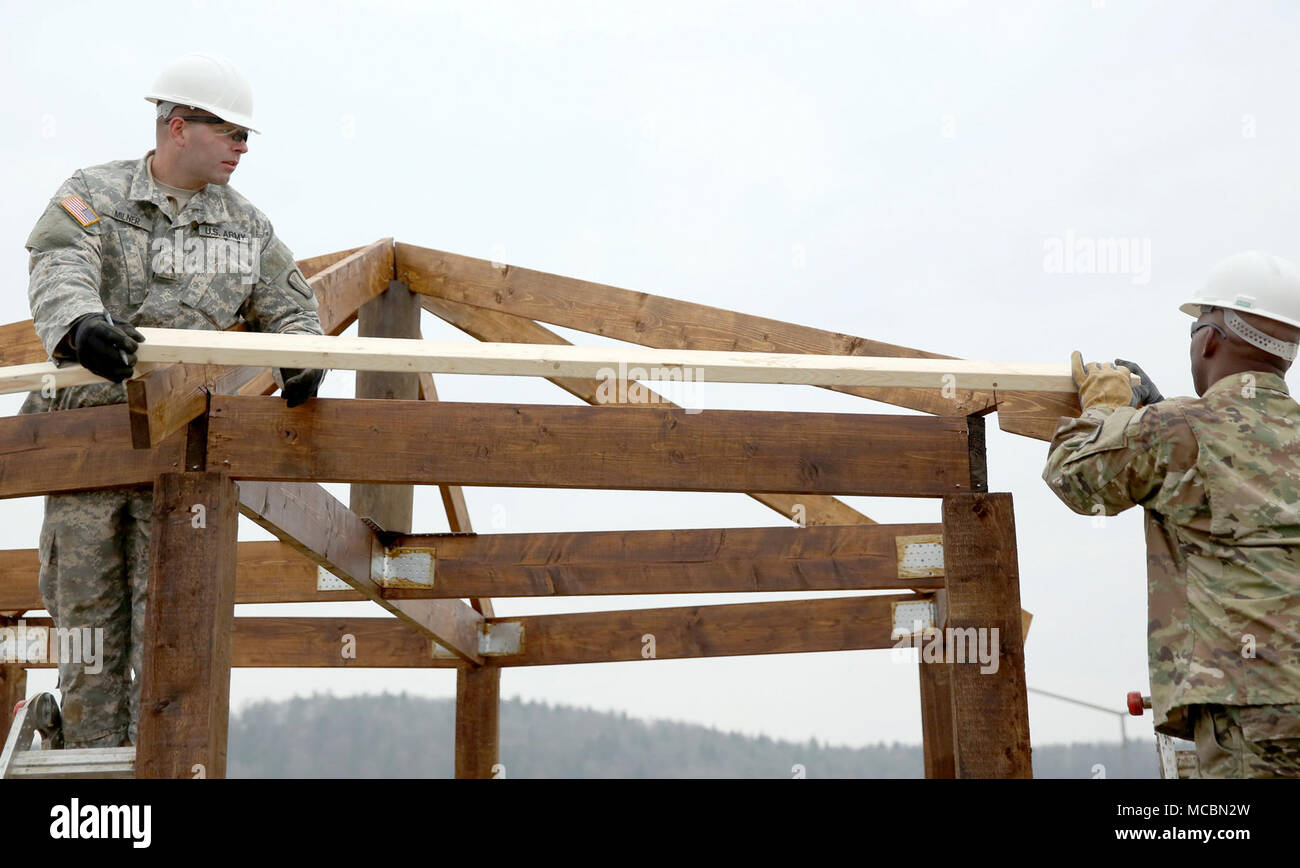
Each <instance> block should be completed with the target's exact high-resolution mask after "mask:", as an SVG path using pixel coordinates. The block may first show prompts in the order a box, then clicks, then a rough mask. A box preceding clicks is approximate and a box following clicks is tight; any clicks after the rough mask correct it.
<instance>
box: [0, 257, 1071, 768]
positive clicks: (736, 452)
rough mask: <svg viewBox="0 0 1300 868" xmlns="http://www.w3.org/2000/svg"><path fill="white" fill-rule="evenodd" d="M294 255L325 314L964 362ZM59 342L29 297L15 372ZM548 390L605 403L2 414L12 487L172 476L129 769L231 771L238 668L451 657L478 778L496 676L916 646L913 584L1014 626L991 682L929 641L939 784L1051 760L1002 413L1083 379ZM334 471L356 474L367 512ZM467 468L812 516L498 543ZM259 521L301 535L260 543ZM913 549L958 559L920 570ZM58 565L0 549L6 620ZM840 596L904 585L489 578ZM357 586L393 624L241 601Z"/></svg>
mask: <svg viewBox="0 0 1300 868" xmlns="http://www.w3.org/2000/svg"><path fill="white" fill-rule="evenodd" d="M299 265H300V266H301V267H302V269H303V272H304V273H305V274H306V275H307V277H308V279H309V281H310V283H311V284H312V285H313V287H314V289H315V292H316V295H317V298H318V300H319V303H320V317H321V323H322V326H323V327H324V331H325V333H326V334H332V335H338V334H341V333H342V332H343V331H344V330H345V329H347V328H348V327H349V326H350V325H351V324H352V322H354V321H359V333H360V335H361V336H363V337H404V338H418V337H420V327H419V313H420V309H421V308H423V309H425V310H428V311H430V312H432V313H433V314H435V315H437V316H439V317H441V318H442V319H444V320H446V321H447V322H449V323H451V324H453V325H455V326H456V327H458V328H459V329H461V330H463V331H464V332H466V333H468V334H469V335H471V336H473V337H474V338H476V339H478V340H482V341H492V342H512V343H536V344H563V343H567V341H565V340H564V339H563V338H562V337H560V336H559V335H557V334H555V333H554V332H552V331H550V330H548V329H547V328H546V327H545V326H543V325H541V323H549V324H553V325H558V326H561V327H566V328H572V329H578V330H582V331H588V332H592V333H595V334H599V335H603V336H606V337H610V338H616V339H620V340H623V341H627V342H631V343H637V344H642V345H645V346H651V347H665V348H666V347H673V348H685V349H703V350H710V349H721V350H743V351H756V352H782V353H817V354H830V355H863V356H894V357H918V358H948V357H945V356H941V355H938V354H935V353H928V352H923V351H920V350H915V349H910V348H907V347H900V346H895V345H891V344H883V343H879V342H876V341H871V340H866V339H863V338H857V337H852V336H849V335H843V334H837V333H833V332H827V331H822V330H819V329H814V328H808V327H804V326H797V325H792V324H789V323H784V322H780V321H776V320H770V319H763V318H760V317H754V316H747V315H744V314H740V313H735V312H732V311H725V310H720V309H717V308H711V307H706V306H704V305H699V304H693V303H690V302H684V301H678V300H674V299H669V298H663V297H659V296H652V295H647V294H644V293H638V292H632V291H628V290H623V289H617V288H614V287H609V286H603V285H600V284H594V283H589V282H586V281H582V280H576V279H571V278H565V277H559V276H556V275H551V274H544V273H541V272H535V271H529V270H526V269H521V268H516V267H513V266H502V265H498V264H494V263H491V262H487V261H485V260H479V259H471V258H468V257H463V256H458V255H454V254H450V253H444V252H440V251H435V250H429V249H425V248H420V247H415V246H412V245H407V244H402V243H396V244H394V243H393V241H392V239H382V240H380V241H377V242H375V243H373V244H371V245H368V246H366V247H361V248H356V249H353V250H347V251H341V252H338V253H334V254H327V255H324V256H318V257H314V258H311V259H306V260H302V261H300V263H299ZM45 359H46V354H45V352H44V349H43V348H42V347H41V345H40V343H39V341H38V340H37V339H36V335H35V333H34V331H33V328H32V324H31V321H30V320H28V321H25V322H20V323H13V324H10V325H6V326H0V365H19V364H27V363H32V362H42V361H45ZM552 382H554V383H555V384H556V385H558V386H560V387H561V388H562V389H564V390H565V391H567V392H569V393H570V394H572V395H575V396H577V397H578V398H581V399H582V400H583V401H585V402H586V403H588V404H593V405H596V404H603V406H594V407H577V406H537V405H493V404H475V403H443V404H440V403H438V400H437V395H436V392H435V390H434V384H433V378H432V376H431V375H429V374H423V373H422V374H411V373H400V374H392V373H375V372H365V371H359V372H358V373H357V386H356V390H357V398H356V399H355V400H331V399H318V400H316V401H313V402H309V403H308V404H307V405H304V406H302V407H298V408H294V409H288V408H287V407H286V406H285V404H284V402H283V401H282V400H280V399H279V398H272V397H267V396H268V395H270V394H271V393H272V392H274V391H275V388H276V387H275V384H274V382H273V380H272V379H271V375H270V371H269V370H268V369H266V368H257V367H216V366H203V365H189V364H173V365H169V366H166V367H160V368H156V369H154V370H152V371H150V372H149V373H147V374H144V375H143V376H140V377H138V378H136V379H134V380H132V381H130V382H129V384H128V395H129V402H128V403H127V404H119V405H114V406H108V407H95V408H87V409H80V410H70V411H64V412H59V413H51V414H39V415H33V416H15V417H11V418H5V419H0V497H25V496H32V495H37V494H45V493H53V492H66V491H76V490H87V489H93V488H105V487H118V486H128V485H149V484H152V485H153V487H154V518H153V530H152V536H151V569H150V610H149V616H148V624H147V627H146V632H147V634H148V636H149V639H148V640H147V641H146V652H145V659H144V673H143V680H142V686H141V691H142V695H141V703H140V708H141V712H140V721H139V736H138V746H137V750H136V766H135V769H136V776H137V777H194V776H196V775H197V774H202V775H204V776H207V777H222V776H224V774H225V768H226V757H225V752H226V735H227V724H228V711H229V680H230V667H231V666H245V667H266V666H273V667H292V666H306V667H412V668H429V667H435V668H438V667H446V668H455V669H456V671H457V691H456V730H455V732H456V735H455V740H456V744H455V767H456V776H457V777H470V778H472V777H491V776H493V774H494V766H496V765H497V763H498V754H497V750H498V731H497V715H498V708H499V695H500V691H499V687H500V673H501V669H502V668H504V667H509V666H536V665H555V664H563V663H590V662H608V661H622V660H641V659H645V657H647V656H650V655H647V654H646V653H645V649H646V647H647V646H646V643H645V637H646V636H648V635H649V636H653V637H654V638H653V649H654V650H653V657H654V658H655V659H672V658H685V657H715V656H728V655H739V654H773V653H792V652H809V651H842V650H853V649H866V648H892V647H894V646H895V644H896V641H897V640H896V639H895V638H894V636H895V635H896V634H894V633H893V629H894V625H895V622H896V620H899V614H898V613H897V612H896V608H897V606H899V605H900V604H917V603H921V604H929V606H928V607H925V606H923V608H922V611H927V612H929V613H931V614H929V615H927V616H926V618H925V620H931V621H932V623H933V625H934V626H935V627H937V628H939V629H940V630H943V629H945V628H951V629H953V630H955V631H966V630H969V629H970V628H976V629H979V628H984V629H989V628H998V630H999V646H998V650H999V657H998V663H999V665H998V667H997V669H996V671H995V672H993V673H989V674H982V673H981V671H980V670H981V667H980V665H979V663H978V661H975V660H973V659H971V660H970V662H928V661H926V660H925V659H922V660H921V661H920V663H919V671H920V687H921V702H922V723H923V738H924V745H925V771H926V775H927V777H1029V776H1031V763H1030V747H1029V724H1028V707H1027V701H1026V692H1025V675H1024V653H1023V631H1024V630H1027V627H1028V616H1027V615H1026V614H1023V613H1022V612H1021V610H1020V592H1019V576H1018V567H1017V557H1016V543H1015V527H1014V520H1013V514H1012V503H1011V495H1010V494H1004V493H1002V494H999V493H988V492H987V483H986V473H985V464H984V418H983V417H984V416H985V415H986V414H988V413H990V412H992V411H994V410H996V411H997V412H998V420H999V424H1000V425H1001V427H1002V428H1003V429H1004V430H1009V431H1013V432H1015V433H1019V434H1024V435H1026V436H1030V437H1035V438H1038V439H1049V438H1050V436H1051V433H1052V430H1053V428H1054V427H1055V423H1056V420H1057V418H1058V417H1059V416H1062V415H1077V413H1078V411H1079V410H1078V404H1077V402H1076V401H1075V400H1074V398H1073V396H1072V395H1069V394H1064V393H1047V392H994V391H971V390H955V389H941V388H939V387H937V386H936V388H933V389H923V388H893V387H828V388H834V389H836V390H837V391H842V392H847V393H849V394H853V395H858V396H860V397H865V398H871V399H875V400H879V401H884V402H887V403H891V404H895V405H898V406H903V407H909V408H912V409H916V410H921V411H924V412H926V413H929V414H933V415H931V416H912V415H865V414H843V413H791V412H751V411H715V410H710V411H708V412H707V413H699V414H691V413H688V412H686V411H684V410H682V409H680V408H677V407H675V406H673V405H672V404H669V403H668V402H667V401H666V400H663V399H658V400H657V401H656V402H655V403H652V404H650V405H648V406H645V405H643V406H626V405H625V406H609V402H607V401H602V399H601V396H599V395H598V387H599V383H598V382H597V381H594V380H581V379H574V378H558V377H557V378H554V379H552ZM620 394H621V393H620ZM633 394H634V395H637V397H638V398H639V399H640V400H641V401H642V402H644V400H645V399H646V396H648V395H651V396H653V393H650V392H649V391H648V390H645V391H641V392H639V394H638V393H637V390H634V391H633ZM657 398H658V396H653V397H651V398H650V400H655V399H657ZM394 399H397V400H394ZM791 431H797V432H798V436H797V437H792V436H790V432H791ZM432 432H437V434H436V437H437V439H436V440H434V439H432V438H431V433H432ZM593 432H598V436H595V435H594V434H593ZM321 482H350V483H353V485H352V494H351V503H350V505H344V504H343V503H341V502H339V501H338V500H336V499H335V498H334V497H333V496H332V495H330V494H329V493H328V492H327V491H326V490H325V489H324V488H322V487H321V486H320V485H319V483H321ZM415 484H429V485H438V486H439V487H440V489H441V493H442V500H443V503H444V505H445V507H446V512H447V518H448V522H449V526H450V528H451V531H452V532H451V533H449V534H414V533H413V528H412V507H413V488H412V486H413V485H415ZM464 485H490V486H508V487H528V486H539V487H552V488H621V489H655V490H676V491H735V492H743V493H747V494H748V495H749V496H750V497H753V498H754V499H756V500H758V501H759V502H760V503H763V504H764V505H766V506H768V507H770V508H771V509H773V510H775V511H777V512H779V513H780V514H781V515H783V516H785V517H786V518H790V519H793V520H795V521H796V522H797V523H798V524H799V525H800V526H796V527H772V528H744V529H725V530H721V529H714V530H672V531H640V532H617V533H526V534H487V535H482V536H479V535H475V534H473V533H472V527H471V523H470V517H469V514H468V512H467V510H466V506H465V499H464V496H463V494H462V490H461V486H464ZM836 494H841V495H853V494H858V495H891V496H904V497H938V498H942V500H943V510H942V519H943V520H942V523H940V524H894V525H889V524H877V523H875V522H874V521H873V520H872V519H870V518H868V517H867V516H865V515H863V514H861V513H860V512H858V511H856V510H854V509H853V508H851V507H850V506H848V505H847V504H845V503H843V502H842V501H840V500H837V499H836V498H835V497H834V495H836ZM240 513H242V514H244V515H246V516H248V517H249V518H251V519H252V520H253V521H255V522H257V523H258V524H259V525H261V526H262V527H265V528H267V529H268V530H270V531H271V532H272V533H273V534H274V535H275V536H276V537H277V538H278V539H279V540H280V541H279V542H243V543H241V542H238V541H237V524H238V522H237V515H238V514H240ZM917 546H920V547H921V549H924V548H925V547H926V546H929V547H930V548H929V551H930V552H931V554H932V555H933V554H934V552H936V551H937V549H939V548H941V549H942V558H941V566H940V563H939V561H937V560H932V562H931V564H930V565H929V566H928V567H925V566H923V567H919V568H918V567H915V566H913V565H912V562H911V560H910V556H911V554H912V553H914V552H915V551H917V550H920V549H917V548H915V547H917ZM38 567H39V564H38V558H37V555H36V552H35V551H34V550H30V549H29V550H16V551H5V552H0V626H3V625H9V626H15V625H17V624H19V623H20V622H21V623H22V624H23V625H24V626H25V627H26V628H27V629H28V630H29V633H30V631H31V630H32V629H33V628H36V629H37V630H39V628H41V627H45V628H47V629H48V628H49V627H50V626H52V625H51V624H50V622H49V620H48V619H42V618H24V617H23V616H24V613H25V612H27V611H29V610H33V609H41V608H43V603H42V601H41V598H40V594H39V592H38V589H37V573H38ZM331 579H332V580H341V583H342V584H339V585H338V587H340V588H342V589H341V590H332V589H328V587H329V580H331ZM828 590H843V591H861V590H872V591H881V590H890V591H896V592H900V593H893V594H887V595H872V596H851V597H842V598H828V599H814V600H802V601H792V602H768V603H744V604H732V605H709V606H686V607H681V608H666V609H641V610H625V611H611V612H598V613H584V614H559V615H532V616H525V617H514V618H498V617H496V616H495V614H494V612H493V608H492V601H491V598H492V597H509V596H569V595H604V594H665V593H723V592H754V591H828ZM362 599H369V600H372V601H374V602H376V603H378V604H379V605H380V606H381V607H383V608H384V609H386V610H387V611H388V612H390V613H391V614H393V615H395V616H396V617H395V618H379V617H377V618H304V617H298V618H251V617H240V618H235V617H234V610H233V606H234V604H235V603H269V602H318V601H326V600H328V601H339V600H362ZM465 599H468V600H469V601H470V602H469V603H466V602H464V600H465ZM905 611H907V612H913V611H915V608H914V607H913V608H909V609H906V610H905ZM160 612H165V613H166V616H165V617H159V613H160ZM909 617H910V616H909ZM902 620H904V621H906V620H907V619H906V618H904V619H902ZM349 645H350V647H351V648H352V649H353V652H354V653H353V654H352V655H348V654H347V653H346V652H345V651H342V652H341V650H340V649H346V648H347V647H349ZM48 656H49V657H52V656H53V654H50V655H48ZM972 658H973V655H972ZM52 665H53V664H52V663H49V662H44V661H41V660H35V661H33V660H31V659H30V658H29V659H28V661H27V662H11V663H0V709H3V710H2V711H0V723H2V724H3V726H4V730H0V735H2V734H3V732H4V731H5V730H7V728H8V721H9V714H10V710H11V709H12V708H13V705H14V702H15V701H16V700H17V699H20V698H22V697H23V696H24V695H25V690H26V669H27V668H28V667H33V666H52ZM2 741H3V740H2V739H0V743H2ZM196 770H198V771H196Z"/></svg>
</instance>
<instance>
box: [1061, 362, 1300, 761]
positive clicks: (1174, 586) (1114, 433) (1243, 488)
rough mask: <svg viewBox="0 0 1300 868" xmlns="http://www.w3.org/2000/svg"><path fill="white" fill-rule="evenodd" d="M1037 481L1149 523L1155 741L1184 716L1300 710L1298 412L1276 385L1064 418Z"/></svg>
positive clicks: (1180, 727)
mask: <svg viewBox="0 0 1300 868" xmlns="http://www.w3.org/2000/svg"><path fill="white" fill-rule="evenodd" d="M1043 480H1044V481H1045V482H1046V483H1047V484H1048V486H1050V487H1051V489H1052V490H1053V491H1054V492H1055V493H1056V495H1057V497H1059V498H1060V499H1061V500H1062V501H1063V502H1064V503H1065V504H1066V505H1067V506H1069V507H1070V508H1071V509H1072V510H1074V511H1075V512H1077V513H1080V514H1082V515H1115V514H1117V513H1119V512H1122V511H1124V510H1126V509H1128V508H1130V507H1132V506H1141V507H1143V508H1144V509H1145V510H1146V541H1147V585H1148V627H1149V630H1148V657H1149V665H1150V674H1151V699H1152V708H1153V710H1154V712H1155V724H1156V728H1157V730H1159V731H1161V732H1165V733H1168V734H1169V735H1174V736H1179V737H1182V738H1189V739H1190V738H1192V737H1193V732H1192V725H1191V722H1190V721H1189V720H1188V715H1187V707H1188V706H1190V705H1197V704H1221V705H1232V706H1248V705H1287V704H1293V703H1296V702H1300V405H1298V404H1297V403H1296V402H1295V401H1294V400H1292V398H1291V396H1290V393H1289V391H1288V390H1287V386H1286V383H1285V381H1283V379H1282V378H1281V377H1279V376H1277V375H1276V374H1272V373H1267V372H1262V371H1255V372H1249V373H1244V374H1234V375H1232V376H1230V377H1225V378H1223V379H1221V380H1219V381H1218V382H1216V383H1215V384H1214V385H1212V386H1211V387H1210V388H1209V389H1207V390H1206V392H1205V394H1204V395H1203V396H1202V397H1200V398H1172V399H1169V400H1166V401H1162V402H1160V403H1158V404H1152V405H1150V406H1147V407H1143V408H1141V409H1134V408H1132V407H1119V408H1117V409H1114V410H1109V409H1103V408H1092V409H1089V410H1087V411H1085V412H1084V413H1083V414H1082V415H1081V416H1080V417H1079V418H1077V419H1063V420H1062V421H1061V423H1060V425H1059V426H1058V427H1057V430H1056V433H1055V435H1054V436H1053V438H1052V445H1051V452H1050V455H1049V457H1048V461H1047V467H1046V469H1045V470H1044V471H1043Z"/></svg>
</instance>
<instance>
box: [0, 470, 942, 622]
mask: <svg viewBox="0 0 1300 868" xmlns="http://www.w3.org/2000/svg"><path fill="white" fill-rule="evenodd" d="M245 485H251V483H245ZM941 533H942V525H938V524H879V525H845V526H840V527H834V526H832V527H809V528H802V529H801V528H785V527H760V528H721V529H705V530H647V531H584V532H578V533H573V532H564V533H521V534H463V535H462V534H457V533H450V534H421V535H411V536H400V537H397V538H395V539H393V540H391V542H390V545H391V546H392V547H402V546H412V547H419V548H426V547H427V548H432V549H433V550H434V551H435V552H436V560H435V564H434V584H433V587H432V588H428V589H418V590H417V589H413V588H383V589H381V596H383V597H385V598H386V599H389V600H397V599H408V600H410V599H456V598H464V597H471V598H472V597H476V596H481V597H488V596H499V597H559V596H582V595H601V596H604V595H617V594H682V593H686V594H689V593H726V592H732V591H734V592H754V591H850V590H890V589H894V590H903V589H908V588H921V589H936V588H942V587H943V578H942V570H936V571H934V574H933V575H931V576H928V577H920V578H916V577H914V578H900V575H899V573H900V570H899V564H898V560H899V558H898V540H899V538H900V537H904V538H906V537H925V536H937V535H939V534H941ZM338 557H341V556H340V555H337V554H335V555H332V556H331V558H330V559H329V560H331V562H332V561H333V560H334V559H336V558H338ZM39 566H40V561H39V558H38V557H37V551H36V549H9V550H4V551H0V611H22V610H26V609H40V608H43V607H44V603H43V602H42V601H41V596H40V592H39V590H38V589H37V582H36V579H37V572H38V569H39ZM317 566H318V562H317V560H313V559H311V558H310V557H308V556H305V555H302V554H300V553H299V552H298V550H297V549H295V548H293V547H292V546H290V545H288V544H286V543H282V542H279V541H268V542H261V541H259V542H241V543H240V544H239V557H238V562H237V568H236V582H235V602H236V603H238V604H247V603H312V602H328V601H347V600H363V599H370V598H369V597H367V596H365V595H364V594H362V593H361V592H360V591H356V590H346V591H322V590H318V589H317V578H318V573H317ZM356 568H358V569H359V568H360V563H359V561H358V562H357V567H356ZM326 569H329V567H328V566H327V567H326ZM488 617H491V616H490V615H489V616H488Z"/></svg>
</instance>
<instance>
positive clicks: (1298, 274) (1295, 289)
mask: <svg viewBox="0 0 1300 868" xmlns="http://www.w3.org/2000/svg"><path fill="white" fill-rule="evenodd" d="M1202 306H1208V307H1221V308H1226V309H1227V310H1239V311H1242V312H1243V313H1253V314H1255V315H1256V316H1262V317H1264V318H1265V319H1272V320H1277V321H1278V322H1284V323H1286V324H1287V325H1291V326H1296V327H1297V328H1300V267H1298V266H1296V264H1295V263H1294V262H1291V261H1289V260H1286V259H1283V258H1281V257H1280V256H1272V255H1270V254H1268V253H1262V252H1260V251H1258V250H1248V251H1246V252H1245V253H1238V254H1236V255H1235V256H1229V257H1228V258H1227V259H1224V260H1222V261H1221V262H1219V263H1218V264H1217V265H1215V266H1214V268H1212V269H1210V276H1209V277H1208V278H1206V280H1205V284H1204V286H1202V287H1201V288H1200V290H1199V291H1197V293H1196V295H1195V297H1194V298H1192V300H1191V301H1189V302H1186V303H1185V304H1183V305H1181V306H1180V307H1179V308H1178V309H1179V310H1181V311H1182V312H1183V313H1185V314H1188V315H1189V316H1194V317H1199V316H1200V315H1201V307H1202Z"/></svg>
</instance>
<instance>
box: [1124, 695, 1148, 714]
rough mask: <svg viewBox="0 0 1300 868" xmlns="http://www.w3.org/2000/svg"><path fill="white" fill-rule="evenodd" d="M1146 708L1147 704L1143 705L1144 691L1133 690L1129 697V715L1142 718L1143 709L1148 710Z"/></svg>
mask: <svg viewBox="0 0 1300 868" xmlns="http://www.w3.org/2000/svg"><path fill="white" fill-rule="evenodd" d="M1146 707H1147V706H1146V704H1145V703H1143V701H1142V691H1141V690H1133V691H1130V692H1129V695H1128V713H1129V714H1131V715H1133V716H1134V717H1141V716H1142V709H1143V708H1146Z"/></svg>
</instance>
